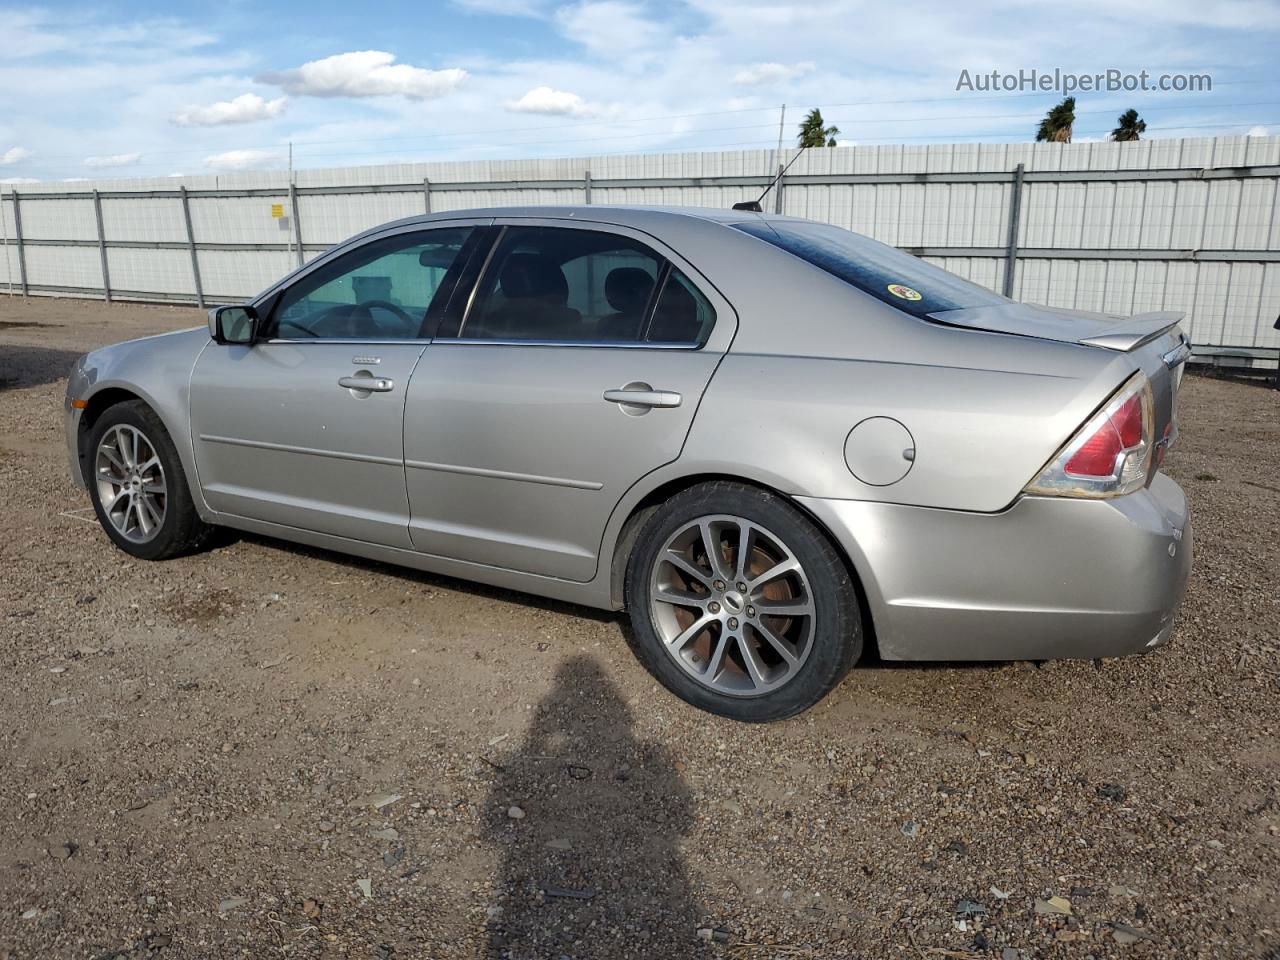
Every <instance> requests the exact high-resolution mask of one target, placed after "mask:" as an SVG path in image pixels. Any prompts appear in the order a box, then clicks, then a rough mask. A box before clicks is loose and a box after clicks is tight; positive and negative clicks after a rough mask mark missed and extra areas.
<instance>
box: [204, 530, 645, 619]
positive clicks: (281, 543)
mask: <svg viewBox="0 0 1280 960" xmlns="http://www.w3.org/2000/svg"><path fill="white" fill-rule="evenodd" d="M237 540H239V541H243V542H245V543H252V544H255V545H256V546H259V547H266V548H269V549H271V550H282V551H285V552H287V553H293V554H297V555H299V556H304V557H318V558H320V559H323V560H327V561H328V562H330V563H334V564H339V565H341V566H344V567H350V568H353V569H357V570H370V571H375V572H377V573H380V574H383V575H385V576H389V577H397V578H398V579H400V580H405V581H408V582H411V583H415V584H418V585H419V586H422V587H427V588H436V589H444V590H454V591H457V592H459V593H469V594H471V595H472V596H476V597H486V598H488V599H492V600H502V601H505V602H507V603H518V604H521V605H523V606H527V607H537V608H538V609H539V610H548V611H551V612H554V613H563V614H565V615H567V616H573V617H582V618H584V619H587V620H594V621H596V622H597V623H607V622H609V621H611V620H616V619H618V617H619V616H620V615H619V614H617V613H615V612H613V611H610V610H598V609H596V608H595V607H584V606H581V605H580V604H576V603H567V602H565V601H563V600H552V599H550V598H548V597H539V596H537V595H536V594H532V593H521V592H520V591H518V590H508V589H506V588H504V587H492V586H489V585H488V584H484V583H476V582H475V581H473V580H462V579H459V578H457V577H451V576H448V575H447V574H443V573H429V572H427V571H425V570H418V569H415V568H414V567H401V566H397V565H396V564H394V563H384V562H383V561H381V560H369V559H367V558H365V557H357V556H353V555H351V554H348V553H338V552H336V551H333V550H326V549H324V548H323V547H311V546H307V545H305V544H300V543H293V542H291V541H289V540H277V539H275V538H273V537H266V536H262V535H260V534H256V533H243V532H241V531H238V530H232V529H230V528H229V527H223V528H221V529H219V531H218V536H217V537H216V538H215V540H214V542H213V543H211V544H210V548H211V549H217V548H218V547H221V546H226V545H228V544H230V543H232V542H235V541H237Z"/></svg>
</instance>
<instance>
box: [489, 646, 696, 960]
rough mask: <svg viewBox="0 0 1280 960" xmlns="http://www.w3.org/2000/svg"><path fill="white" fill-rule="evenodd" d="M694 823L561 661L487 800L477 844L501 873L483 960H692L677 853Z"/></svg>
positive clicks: (669, 784) (607, 705)
mask: <svg viewBox="0 0 1280 960" xmlns="http://www.w3.org/2000/svg"><path fill="white" fill-rule="evenodd" d="M692 811H693V803H692V799H691V796H690V793H689V789H688V787H687V786H686V785H685V783H684V781H683V780H682V779H681V777H680V774H679V772H678V770H677V769H676V765H675V762H674V760H673V759H672V757H671V756H670V754H669V753H668V752H667V750H666V748H665V747H663V746H661V745H658V744H653V743H642V742H639V741H637V740H636V738H635V736H634V733H633V730H632V717H631V712H630V710H629V709H628V708H627V705H626V704H625V703H624V702H623V700H622V698H621V696H620V695H619V693H618V691H617V689H616V688H615V687H614V685H613V683H612V682H611V681H610V680H609V679H608V677H606V676H605V674H604V672H603V670H602V668H601V666H600V664H599V663H598V662H597V661H596V660H594V659H593V658H591V657H588V656H575V657H572V658H570V659H569V660H567V661H565V662H564V663H563V664H562V665H561V666H560V668H559V670H558V671H557V674H556V678H555V686H554V688H553V689H552V690H551V692H550V693H549V694H548V695H547V696H546V697H544V698H543V699H542V701H541V702H539V704H538V705H537V707H536V708H535V710H534V715H533V721H532V723H531V725H530V727H529V731H528V733H527V734H526V736H525V740H524V742H523V744H522V745H521V748H520V750H519V752H518V753H517V754H516V755H515V756H514V757H512V758H510V759H508V760H506V761H504V765H503V767H502V768H501V769H500V771H499V775H498V778H497V780H496V781H495V783H494V785H493V790H492V793H491V795H490V802H489V804H488V807H487V811H486V821H485V833H486V836H487V837H488V839H489V840H490V841H491V842H492V843H494V844H495V845H497V846H499V847H500V848H501V850H502V866H501V871H500V874H499V877H498V882H497V900H496V902H495V905H494V906H492V907H491V908H490V910H489V920H488V926H487V930H486V933H487V940H488V949H489V956H490V957H492V958H503V960H525V958H533V957H557V958H558V957H574V958H577V957H609V956H653V957H696V956H699V955H702V954H703V951H704V950H706V949H707V945H706V943H705V941H702V940H700V939H699V938H698V936H697V929H698V927H699V926H700V921H701V919H702V913H701V909H700V907H699V905H698V903H697V899H696V897H695V895H694V893H693V890H692V888H691V885H690V883H689V879H688V877H687V875H686V872H685V868H684V863H683V860H682V856H681V852H680V840H681V837H682V836H683V835H684V834H685V833H686V832H687V831H688V830H689V828H690V826H691V818H692Z"/></svg>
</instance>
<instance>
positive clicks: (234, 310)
mask: <svg viewBox="0 0 1280 960" xmlns="http://www.w3.org/2000/svg"><path fill="white" fill-rule="evenodd" d="M209 334H210V335H211V336H212V337H213V339H214V340H216V341H217V342H218V343H238V344H245V345H248V344H251V343H253V341H254V340H255V339H256V338H257V336H258V312H257V311H256V310H254V309H253V307H249V306H239V307H214V308H213V309H212V310H210V311H209Z"/></svg>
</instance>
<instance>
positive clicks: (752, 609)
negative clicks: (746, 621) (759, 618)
mask: <svg viewBox="0 0 1280 960" xmlns="http://www.w3.org/2000/svg"><path fill="white" fill-rule="evenodd" d="M755 615H756V608H755V607H747V616H748V617H754V616H755Z"/></svg>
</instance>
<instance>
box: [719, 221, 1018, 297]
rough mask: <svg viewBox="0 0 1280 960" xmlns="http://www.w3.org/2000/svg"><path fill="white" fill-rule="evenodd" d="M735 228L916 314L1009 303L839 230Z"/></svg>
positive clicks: (754, 224)
mask: <svg viewBox="0 0 1280 960" xmlns="http://www.w3.org/2000/svg"><path fill="white" fill-rule="evenodd" d="M734 226H735V227H736V228H737V229H739V230H741V231H743V232H744V233H749V234H751V235H752V236H753V237H759V238H760V239H761V240H765V241H767V242H769V243H772V244H773V245H774V246H776V247H781V248H782V249H783V250H786V251H787V252H788V253H792V254H795V255H796V256H797V257H799V258H800V259H801V260H807V261H808V262H809V263H812V264H813V265H814V266H815V267H821V268H822V269H823V270H825V271H827V273H830V274H834V275H835V276H837V277H839V278H840V279H841V280H843V281H845V282H846V283H850V284H852V285H853V286H855V287H857V288H858V289H859V290H861V291H863V292H864V293H869V294H871V296H873V297H875V298H877V299H878V300H883V301H884V302H885V303H887V304H889V305H890V306H894V307H897V308H898V309H899V310H904V311H906V312H907V313H910V314H912V315H913V316H917V317H924V316H927V315H928V314H930V313H941V312H943V311H946V310H963V309H965V308H967V307H986V306H991V305H992V304H998V303H1008V302H1009V301H1008V300H1006V299H1005V298H1004V297H1002V296H1000V295H999V294H997V293H992V292H991V291H990V290H988V289H987V288H986V287H980V286H978V285H977V284H976V283H970V282H969V281H968V280H962V279H961V278H960V277H957V276H956V275H955V274H954V273H948V272H947V271H946V270H943V269H942V268H941V267H935V266H934V265H933V264H931V263H925V262H924V261H923V260H921V259H920V258H919V257H913V256H912V255H911V254H909V253H903V252H902V251H901V250H895V249H894V248H893V247H890V246H887V245H885V244H883V243H879V242H877V241H875V240H870V239H868V238H867V237H863V236H859V235H858V234H856V233H850V232H849V231H848V230H843V229H841V228H840V227H833V226H830V225H829V224H825V223H804V222H792V221H786V220H770V221H762V220H756V221H751V222H748V223H735V224H734Z"/></svg>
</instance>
